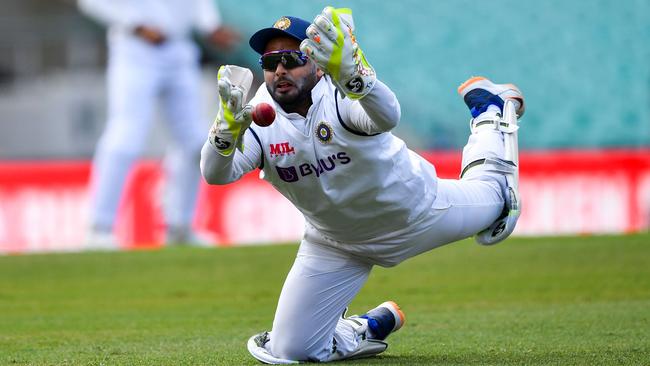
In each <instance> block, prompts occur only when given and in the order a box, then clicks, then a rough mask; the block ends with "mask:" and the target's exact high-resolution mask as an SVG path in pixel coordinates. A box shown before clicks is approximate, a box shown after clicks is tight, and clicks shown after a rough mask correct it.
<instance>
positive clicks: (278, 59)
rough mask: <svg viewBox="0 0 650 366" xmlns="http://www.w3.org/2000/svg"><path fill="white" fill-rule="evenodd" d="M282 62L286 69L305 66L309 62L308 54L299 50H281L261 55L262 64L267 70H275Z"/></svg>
mask: <svg viewBox="0 0 650 366" xmlns="http://www.w3.org/2000/svg"><path fill="white" fill-rule="evenodd" d="M280 63H282V67H284V68H285V69H293V68H296V67H299V66H304V65H305V64H306V63H307V55H305V54H304V53H302V52H300V51H297V50H279V51H271V52H267V53H265V54H263V55H262V57H260V65H262V69H264V70H266V71H275V69H277V68H278V64H280Z"/></svg>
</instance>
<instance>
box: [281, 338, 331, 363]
mask: <svg viewBox="0 0 650 366" xmlns="http://www.w3.org/2000/svg"><path fill="white" fill-rule="evenodd" d="M273 333H274V334H273V335H272V337H271V342H270V350H271V353H272V354H273V355H274V356H276V357H279V358H284V359H287V360H298V361H321V359H320V358H322V354H321V353H322V350H323V347H322V346H320V347H314V344H313V343H312V344H311V345H310V344H309V341H310V339H309V338H310V337H305V336H299V335H294V336H291V335H282V334H277V335H276V334H275V332H273Z"/></svg>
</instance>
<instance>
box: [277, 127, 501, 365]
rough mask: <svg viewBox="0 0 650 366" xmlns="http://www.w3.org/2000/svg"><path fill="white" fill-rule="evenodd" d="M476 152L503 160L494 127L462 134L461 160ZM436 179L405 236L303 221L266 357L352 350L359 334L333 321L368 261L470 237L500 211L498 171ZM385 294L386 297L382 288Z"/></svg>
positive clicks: (390, 259) (399, 257) (322, 357)
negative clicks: (364, 238)
mask: <svg viewBox="0 0 650 366" xmlns="http://www.w3.org/2000/svg"><path fill="white" fill-rule="evenodd" d="M484 157H503V136H502V134H501V133H500V132H498V131H482V132H479V133H478V134H473V135H471V136H470V139H469V142H468V144H467V145H466V146H465V149H464V151H463V161H464V164H466V163H469V162H471V161H474V160H477V159H480V158H484ZM432 184H435V182H432ZM437 184H438V191H437V196H436V200H435V201H434V204H433V207H431V209H430V212H429V215H428V216H427V217H426V218H425V219H424V220H422V221H420V222H418V223H417V224H415V225H413V227H412V228H411V229H412V230H410V231H409V232H408V233H407V234H404V235H401V236H399V237H396V238H391V239H390V240H387V241H385V242H376V243H368V244H346V243H342V242H335V241H332V240H331V239H327V238H324V237H323V236H322V235H321V234H320V233H319V232H318V231H317V230H316V229H315V228H313V227H310V226H309V225H308V226H307V228H306V232H305V237H304V239H303V240H302V242H301V243H300V248H299V250H298V254H297V257H296V260H295V262H294V264H293V267H292V268H291V270H290V272H289V274H288V276H287V279H286V280H285V283H284V286H283V288H282V292H281V294H280V299H279V301H278V306H277V309H276V313H275V319H274V321H273V329H272V331H271V335H270V341H269V344H267V348H268V350H269V351H270V352H271V353H272V354H273V355H274V356H276V357H279V358H284V359H290V360H313V361H327V360H328V358H329V357H330V356H331V354H332V343H333V339H334V338H336V348H337V352H339V353H343V354H345V353H350V352H352V351H354V350H355V349H356V347H357V346H358V343H359V341H360V339H359V338H358V336H356V335H355V334H354V332H353V331H352V329H349V326H348V325H347V324H346V323H345V322H340V321H339V319H340V318H341V315H342V313H343V311H344V310H345V308H346V307H347V306H348V305H349V304H350V302H351V301H352V299H353V298H354V297H355V296H356V295H357V293H358V292H359V290H360V289H361V287H362V286H363V284H364V283H365V282H366V280H367V279H368V275H369V274H370V270H371V269H372V267H373V265H375V264H378V265H382V266H392V265H396V264H398V263H399V262H401V261H404V260H406V259H408V258H410V257H412V256H415V255H417V254H420V253H423V252H426V251H428V250H431V249H434V248H437V247H439V246H442V245H444V244H448V243H452V242H455V241H458V240H461V239H464V238H467V237H470V236H472V235H474V234H476V233H478V232H479V231H481V230H483V229H485V228H486V227H488V226H489V225H490V224H492V223H493V222H494V221H495V220H496V219H497V218H498V216H499V214H500V213H501V211H502V209H503V205H504V199H503V191H504V190H505V179H504V177H503V176H501V175H499V174H495V173H490V172H486V171H483V170H481V168H478V169H476V170H474V171H469V173H468V174H467V175H466V176H465V177H464V178H463V179H462V180H449V179H438V181H437ZM386 296H387V297H390V293H387V294H386ZM384 300H385V299H381V300H378V303H380V302H383V301H384Z"/></svg>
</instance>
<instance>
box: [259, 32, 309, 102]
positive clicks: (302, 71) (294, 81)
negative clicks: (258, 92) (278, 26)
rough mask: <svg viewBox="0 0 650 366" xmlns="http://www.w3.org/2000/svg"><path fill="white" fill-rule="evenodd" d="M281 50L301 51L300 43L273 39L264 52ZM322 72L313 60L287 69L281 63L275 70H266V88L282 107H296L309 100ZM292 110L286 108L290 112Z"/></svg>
mask: <svg viewBox="0 0 650 366" xmlns="http://www.w3.org/2000/svg"><path fill="white" fill-rule="evenodd" d="M280 50H297V51H299V50H300V42H298V40H296V39H293V38H289V37H280V38H273V39H271V40H270V41H269V43H267V45H266V49H265V50H264V52H265V53H266V52H272V51H280ZM320 75H321V73H320V71H318V68H317V67H316V64H315V63H314V62H312V61H311V60H307V63H306V64H304V65H302V66H297V67H293V68H287V67H285V65H283V64H282V63H281V62H280V63H278V64H277V67H276V69H275V70H264V81H265V82H266V88H267V89H268V91H269V94H271V96H272V97H273V99H274V100H275V101H276V102H277V103H278V104H280V105H281V106H283V107H285V106H296V105H300V104H303V102H304V101H306V100H309V104H311V90H312V89H313V88H314V86H315V85H316V83H318V80H319V78H320ZM288 109H291V108H285V110H288Z"/></svg>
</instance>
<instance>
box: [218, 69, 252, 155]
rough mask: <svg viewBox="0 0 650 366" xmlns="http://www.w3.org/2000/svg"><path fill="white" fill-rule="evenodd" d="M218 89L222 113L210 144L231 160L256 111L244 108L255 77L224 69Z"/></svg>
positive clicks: (219, 114)
mask: <svg viewBox="0 0 650 366" xmlns="http://www.w3.org/2000/svg"><path fill="white" fill-rule="evenodd" d="M217 83H218V87H219V112H218V113H217V118H216V119H215V121H214V123H213V124H212V128H210V133H209V134H208V140H209V141H210V144H211V145H212V147H214V149H215V150H216V151H217V152H218V153H219V154H221V155H224V156H228V155H230V154H232V153H233V151H235V147H237V146H238V145H239V146H240V148H241V143H242V141H241V140H242V138H241V136H242V135H243V134H244V132H245V131H246V129H247V128H248V126H250V124H251V121H252V120H253V118H252V112H253V107H252V106H251V105H244V102H245V101H246V96H247V95H248V91H249V90H250V88H251V84H252V83H253V73H252V72H251V71H250V70H249V69H247V68H244V67H239V66H234V65H225V66H221V67H220V68H219V73H218V74H217Z"/></svg>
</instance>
